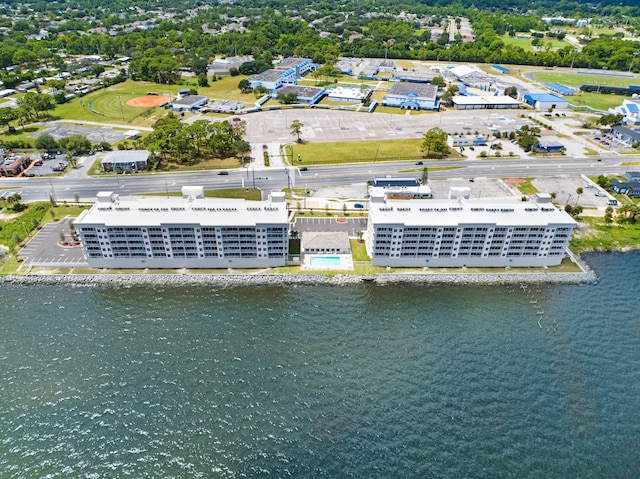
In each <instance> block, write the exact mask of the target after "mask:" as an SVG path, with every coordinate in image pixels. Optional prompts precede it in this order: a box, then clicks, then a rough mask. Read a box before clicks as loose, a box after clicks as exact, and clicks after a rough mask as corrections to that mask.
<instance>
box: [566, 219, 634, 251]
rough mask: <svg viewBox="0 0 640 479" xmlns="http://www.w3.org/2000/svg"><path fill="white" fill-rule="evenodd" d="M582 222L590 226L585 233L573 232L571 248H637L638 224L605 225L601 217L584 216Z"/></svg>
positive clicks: (596, 249)
mask: <svg viewBox="0 0 640 479" xmlns="http://www.w3.org/2000/svg"><path fill="white" fill-rule="evenodd" d="M581 222H582V223H587V224H588V225H589V227H590V229H589V232H588V233H587V234H574V235H573V238H571V248H572V249H573V250H576V251H578V252H583V251H612V250H615V249H619V248H637V247H638V245H640V225H638V224H635V225H634V224H626V223H625V224H622V225H620V224H618V223H612V224H609V225H607V224H606V223H605V222H604V220H603V218H594V217H584V218H582V220H581Z"/></svg>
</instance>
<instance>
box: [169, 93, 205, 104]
mask: <svg viewBox="0 0 640 479" xmlns="http://www.w3.org/2000/svg"><path fill="white" fill-rule="evenodd" d="M207 100H208V98H207V97H206V96H200V95H187V96H185V97H184V98H180V99H179V100H176V101H174V102H173V104H174V105H194V104H196V103H200V102H201V101H207Z"/></svg>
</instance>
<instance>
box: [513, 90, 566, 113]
mask: <svg viewBox="0 0 640 479" xmlns="http://www.w3.org/2000/svg"><path fill="white" fill-rule="evenodd" d="M522 99H523V101H524V102H525V103H527V104H528V105H531V106H532V107H534V108H535V109H536V110H540V111H545V110H548V109H549V108H551V109H552V110H566V109H567V108H569V102H568V101H567V100H565V99H564V98H560V97H559V96H556V95H552V94H550V93H527V94H525V95H524V96H523V97H522Z"/></svg>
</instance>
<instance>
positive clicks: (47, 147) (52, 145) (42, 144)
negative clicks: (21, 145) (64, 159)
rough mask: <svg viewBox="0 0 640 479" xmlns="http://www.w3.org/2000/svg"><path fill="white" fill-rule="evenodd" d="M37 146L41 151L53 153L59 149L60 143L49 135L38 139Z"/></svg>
mask: <svg viewBox="0 0 640 479" xmlns="http://www.w3.org/2000/svg"><path fill="white" fill-rule="evenodd" d="M35 146H36V148H37V149H39V150H44V151H53V150H57V149H58V142H57V141H56V140H55V139H54V138H53V137H52V136H51V135H48V134H45V135H41V136H39V137H38V138H36V143H35Z"/></svg>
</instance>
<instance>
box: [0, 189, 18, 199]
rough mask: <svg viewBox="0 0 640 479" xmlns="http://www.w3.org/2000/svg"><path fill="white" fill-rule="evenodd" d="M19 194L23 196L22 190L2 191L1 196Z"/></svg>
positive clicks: (6, 196)
mask: <svg viewBox="0 0 640 479" xmlns="http://www.w3.org/2000/svg"><path fill="white" fill-rule="evenodd" d="M16 193H17V194H18V195H20V196H22V190H20V191H1V192H0V198H5V199H6V198H9V197H10V196H13V195H15V194H16Z"/></svg>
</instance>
